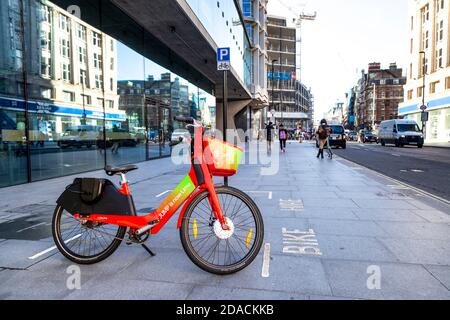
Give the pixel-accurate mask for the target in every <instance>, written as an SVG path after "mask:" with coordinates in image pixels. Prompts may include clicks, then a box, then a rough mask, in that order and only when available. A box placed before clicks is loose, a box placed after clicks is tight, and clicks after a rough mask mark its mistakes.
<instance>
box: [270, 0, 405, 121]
mask: <svg viewBox="0 0 450 320" xmlns="http://www.w3.org/2000/svg"><path fill="white" fill-rule="evenodd" d="M302 11H303V12H305V13H314V12H317V19H316V21H304V22H303V28H302V39H303V42H302V52H303V57H302V67H303V74H302V82H303V83H304V84H305V85H306V86H307V87H311V89H312V93H313V95H314V98H315V114H316V118H318V117H322V116H323V113H324V112H326V111H327V110H329V109H330V108H331V107H332V106H333V105H334V104H335V103H336V102H337V101H338V100H339V101H342V102H344V100H345V93H346V92H348V91H349V90H350V89H351V88H352V86H354V85H355V84H356V81H357V79H358V78H359V76H360V74H361V70H362V69H365V70H367V67H368V64H369V63H370V62H381V64H382V67H386V68H387V67H389V64H390V63H392V62H396V63H397V65H398V66H399V67H403V72H404V73H405V74H406V67H407V65H408V60H407V58H408V0H341V1H337V0H309V1H308V0H269V4H268V14H273V15H278V16H285V17H288V18H289V21H292V19H293V18H294V16H295V14H297V15H298V13H301V12H302Z"/></svg>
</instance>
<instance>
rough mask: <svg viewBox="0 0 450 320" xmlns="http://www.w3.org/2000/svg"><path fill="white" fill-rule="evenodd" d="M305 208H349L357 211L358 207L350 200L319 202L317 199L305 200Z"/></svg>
mask: <svg viewBox="0 0 450 320" xmlns="http://www.w3.org/2000/svg"><path fill="white" fill-rule="evenodd" d="M303 202H304V204H305V208H348V209H355V208H358V205H357V204H356V203H355V202H354V201H353V200H350V199H330V201H317V199H304V200H303Z"/></svg>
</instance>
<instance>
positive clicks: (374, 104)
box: [354, 63, 406, 129]
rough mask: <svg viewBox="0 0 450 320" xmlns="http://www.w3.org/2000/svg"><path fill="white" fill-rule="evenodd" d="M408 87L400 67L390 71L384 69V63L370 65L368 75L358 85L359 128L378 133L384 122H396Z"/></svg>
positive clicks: (364, 74)
mask: <svg viewBox="0 0 450 320" xmlns="http://www.w3.org/2000/svg"><path fill="white" fill-rule="evenodd" d="M405 83H406V77H405V76H404V75H403V69H401V68H398V67H397V64H396V63H391V64H390V66H389V68H387V69H382V68H381V64H380V63H370V64H369V68H368V72H367V73H366V72H364V71H363V72H362V76H361V78H360V79H359V81H358V85H357V92H356V94H355V100H356V102H355V111H354V113H355V117H356V119H355V125H356V126H357V127H358V128H359V129H364V128H365V129H368V128H373V129H374V128H375V127H376V125H378V124H380V123H381V122H382V121H384V120H389V119H396V118H397V117H398V106H399V104H400V103H401V102H402V101H403V86H404V85H405Z"/></svg>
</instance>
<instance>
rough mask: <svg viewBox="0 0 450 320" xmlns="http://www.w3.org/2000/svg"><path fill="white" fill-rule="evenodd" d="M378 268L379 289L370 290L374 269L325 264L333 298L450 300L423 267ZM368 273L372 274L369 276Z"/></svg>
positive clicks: (361, 264) (364, 265) (356, 264)
mask: <svg viewBox="0 0 450 320" xmlns="http://www.w3.org/2000/svg"><path fill="white" fill-rule="evenodd" d="M373 265H376V266H377V267H379V271H380V275H381V281H380V289H373V290H371V289H369V287H370V288H373V286H369V287H368V285H367V283H368V281H369V283H370V284H373V283H374V282H371V279H369V277H371V276H373V275H374V273H373V271H372V269H368V268H369V267H370V266H371V265H370V264H368V263H365V262H355V261H332V260H327V261H324V267H325V270H326V273H327V277H328V280H329V281H330V286H331V288H332V291H333V294H334V295H337V296H343V297H350V298H362V299H450V291H448V290H447V289H446V288H445V287H444V286H443V285H442V284H441V283H440V282H439V281H437V280H436V279H435V278H434V277H433V276H432V275H431V274H430V273H429V272H428V271H427V270H426V269H425V268H424V267H423V266H421V265H411V264H392V263H376V264H375V263H374V264H373ZM368 271H369V272H368Z"/></svg>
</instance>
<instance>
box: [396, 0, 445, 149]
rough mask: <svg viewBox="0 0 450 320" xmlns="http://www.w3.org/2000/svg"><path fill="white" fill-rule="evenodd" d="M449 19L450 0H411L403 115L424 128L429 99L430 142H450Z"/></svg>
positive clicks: (401, 107)
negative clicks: (423, 115) (423, 110)
mask: <svg viewBox="0 0 450 320" xmlns="http://www.w3.org/2000/svg"><path fill="white" fill-rule="evenodd" d="M449 21H450V3H449V1H448V0H432V1H430V0H420V1H419V0H410V2H409V26H408V29H409V34H410V37H409V68H408V74H407V83H406V85H405V87H404V94H405V101H404V102H403V103H401V104H400V106H399V115H400V116H401V117H404V118H406V119H413V120H416V121H417V123H418V124H419V126H420V127H422V121H421V113H422V110H421V109H420V107H421V106H422V105H423V103H424V102H425V106H427V112H428V113H429V114H428V122H427V123H426V127H425V128H424V129H425V130H424V133H425V142H426V143H427V142H428V143H446V142H450V37H449V32H450V23H449ZM424 81H425V86H424Z"/></svg>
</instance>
